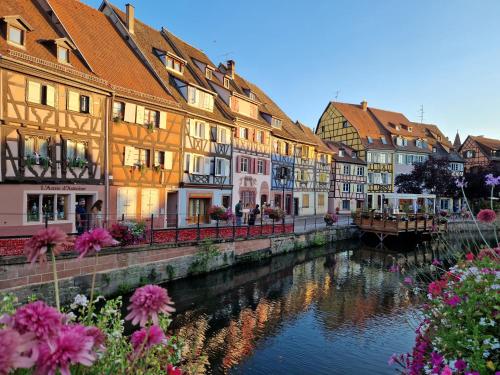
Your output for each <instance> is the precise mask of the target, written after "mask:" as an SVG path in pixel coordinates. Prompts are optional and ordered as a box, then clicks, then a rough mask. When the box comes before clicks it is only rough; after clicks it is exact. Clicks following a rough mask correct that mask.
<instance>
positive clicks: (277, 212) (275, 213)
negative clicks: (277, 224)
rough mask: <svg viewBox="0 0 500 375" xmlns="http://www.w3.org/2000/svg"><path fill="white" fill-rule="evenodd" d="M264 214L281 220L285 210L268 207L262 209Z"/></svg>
mask: <svg viewBox="0 0 500 375" xmlns="http://www.w3.org/2000/svg"><path fill="white" fill-rule="evenodd" d="M264 214H265V215H267V216H269V219H272V220H281V219H283V217H284V216H285V211H283V210H282V209H281V208H271V207H269V208H266V209H265V210H264Z"/></svg>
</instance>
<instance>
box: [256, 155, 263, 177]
mask: <svg viewBox="0 0 500 375" xmlns="http://www.w3.org/2000/svg"><path fill="white" fill-rule="evenodd" d="M257 173H258V174H264V160H260V159H259V160H257Z"/></svg>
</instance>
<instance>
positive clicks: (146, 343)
mask: <svg viewBox="0 0 500 375" xmlns="http://www.w3.org/2000/svg"><path fill="white" fill-rule="evenodd" d="M166 340H167V338H166V336H165V334H164V333H163V331H162V329H161V328H160V327H158V326H157V325H152V326H151V327H149V328H142V329H140V330H139V331H135V332H134V333H133V334H132V337H131V338H130V343H131V344H132V347H133V348H134V351H136V352H137V351H142V350H143V349H148V348H150V347H152V346H154V345H158V344H161V343H164V342H166Z"/></svg>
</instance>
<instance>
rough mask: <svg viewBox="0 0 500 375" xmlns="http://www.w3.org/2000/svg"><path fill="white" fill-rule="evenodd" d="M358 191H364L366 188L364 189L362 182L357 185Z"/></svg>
mask: <svg viewBox="0 0 500 375" xmlns="http://www.w3.org/2000/svg"><path fill="white" fill-rule="evenodd" d="M356 193H364V189H363V185H362V184H358V185H356Z"/></svg>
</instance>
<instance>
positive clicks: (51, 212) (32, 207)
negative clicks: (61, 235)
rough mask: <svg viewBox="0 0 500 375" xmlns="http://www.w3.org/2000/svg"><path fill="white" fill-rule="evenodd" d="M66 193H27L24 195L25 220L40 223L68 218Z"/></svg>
mask: <svg viewBox="0 0 500 375" xmlns="http://www.w3.org/2000/svg"><path fill="white" fill-rule="evenodd" d="M69 198H70V197H69V195H68V194H28V195H27V197H26V207H25V209H26V211H25V212H26V222H28V223H41V222H43V221H45V218H47V220H48V221H64V220H68V208H69Z"/></svg>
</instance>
